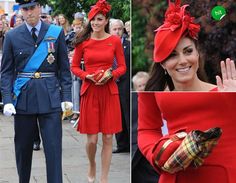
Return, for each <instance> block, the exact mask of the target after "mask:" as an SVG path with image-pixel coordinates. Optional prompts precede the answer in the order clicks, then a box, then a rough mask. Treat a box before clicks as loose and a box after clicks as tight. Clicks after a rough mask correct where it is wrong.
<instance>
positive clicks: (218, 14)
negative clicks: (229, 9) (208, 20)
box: [211, 6, 226, 21]
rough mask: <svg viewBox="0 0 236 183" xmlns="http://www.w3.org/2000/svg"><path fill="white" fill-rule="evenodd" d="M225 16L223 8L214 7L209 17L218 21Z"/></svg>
mask: <svg viewBox="0 0 236 183" xmlns="http://www.w3.org/2000/svg"><path fill="white" fill-rule="evenodd" d="M225 15H226V10H225V8H224V7H223V6H215V7H214V8H213V9H212V10H211V16H212V17H213V18H214V19H215V20H217V21H220V20H221V19H222V18H223V17H224V16H225Z"/></svg>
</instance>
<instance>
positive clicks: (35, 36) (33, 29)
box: [31, 27, 38, 42]
mask: <svg viewBox="0 0 236 183" xmlns="http://www.w3.org/2000/svg"><path fill="white" fill-rule="evenodd" d="M36 30H37V29H36V28H35V27H33V28H32V29H31V31H32V37H33V39H34V42H36V41H37V38H38V37H37V35H36V34H35V32H36Z"/></svg>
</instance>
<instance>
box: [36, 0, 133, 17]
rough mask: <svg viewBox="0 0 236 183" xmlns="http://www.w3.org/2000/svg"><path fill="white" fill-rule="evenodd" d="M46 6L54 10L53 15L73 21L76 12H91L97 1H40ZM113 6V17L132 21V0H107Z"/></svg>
mask: <svg viewBox="0 0 236 183" xmlns="http://www.w3.org/2000/svg"><path fill="white" fill-rule="evenodd" d="M40 2H41V3H42V4H43V5H45V4H48V5H49V6H51V7H52V9H53V14H54V15H56V14H59V13H63V14H65V15H66V17H67V18H68V19H69V20H70V21H72V19H73V15H74V13H75V12H78V11H82V10H84V11H85V12H86V13H88V12H89V10H90V7H91V6H92V5H94V4H95V3H96V2H97V1H96V0H66V1H65V0H48V1H47V0H40ZM107 2H109V3H110V4H111V5H112V11H111V17H114V18H119V19H122V20H123V21H127V20H130V0H123V1H117V0H107Z"/></svg>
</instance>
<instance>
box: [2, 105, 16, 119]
mask: <svg viewBox="0 0 236 183" xmlns="http://www.w3.org/2000/svg"><path fill="white" fill-rule="evenodd" d="M3 114H4V115H5V116H12V115H14V114H16V109H15V107H14V105H13V104H11V103H8V104H5V105H4V107H3Z"/></svg>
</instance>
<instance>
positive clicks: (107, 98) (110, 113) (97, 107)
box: [77, 84, 122, 134]
mask: <svg viewBox="0 0 236 183" xmlns="http://www.w3.org/2000/svg"><path fill="white" fill-rule="evenodd" d="M121 130H122V121H121V109H120V99H119V94H111V92H110V89H109V86H108V85H107V84H105V85H102V86H97V85H94V84H91V85H90V86H89V87H88V89H87V91H86V92H85V93H84V94H83V95H82V96H81V103H80V119H79V125H78V128H77V131H79V132H80V133H84V134H97V133H99V132H101V133H103V134H114V133H118V132H120V131H121Z"/></svg>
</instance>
